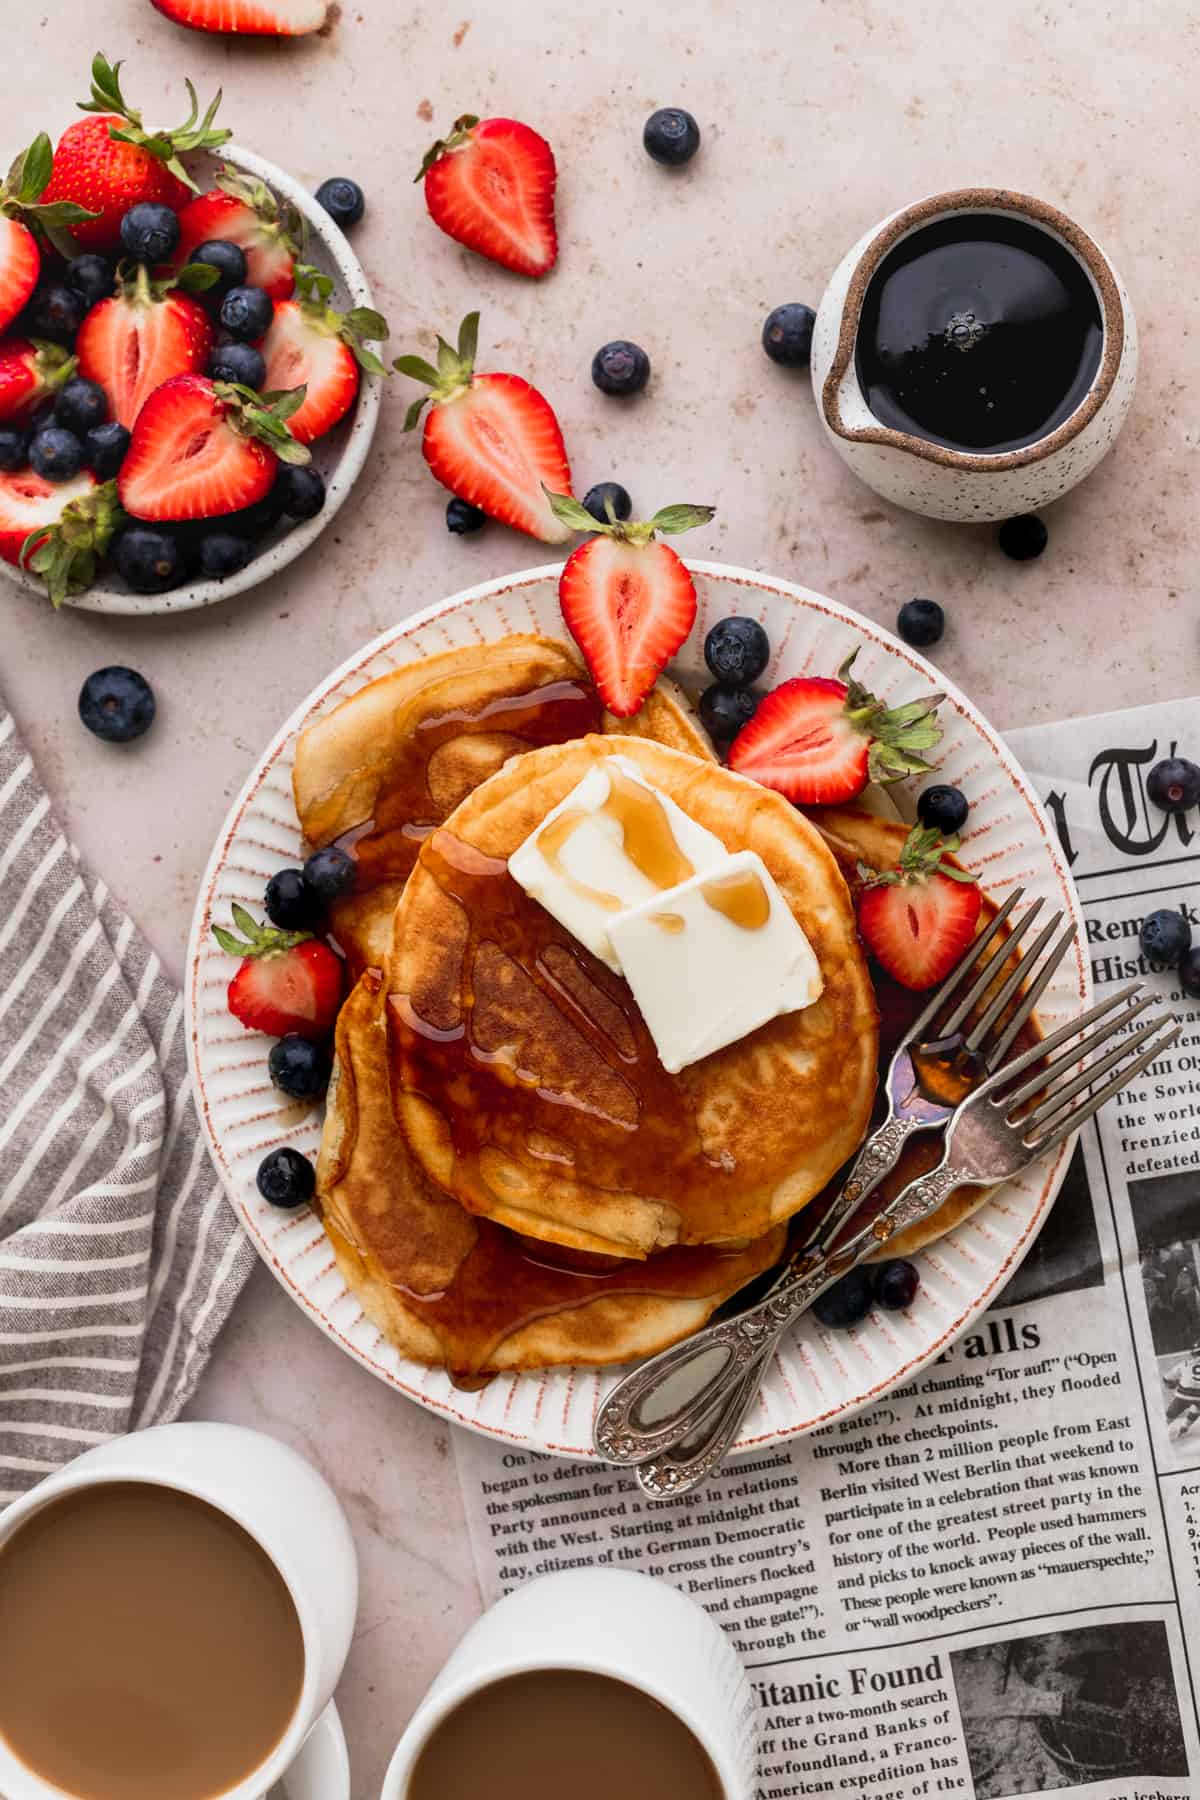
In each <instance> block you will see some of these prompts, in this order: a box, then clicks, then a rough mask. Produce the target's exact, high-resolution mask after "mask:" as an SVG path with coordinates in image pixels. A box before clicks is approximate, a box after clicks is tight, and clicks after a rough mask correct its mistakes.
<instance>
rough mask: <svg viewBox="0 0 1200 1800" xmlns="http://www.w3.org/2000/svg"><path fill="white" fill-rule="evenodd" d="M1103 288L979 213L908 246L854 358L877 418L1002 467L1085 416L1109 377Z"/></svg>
mask: <svg viewBox="0 0 1200 1800" xmlns="http://www.w3.org/2000/svg"><path fill="white" fill-rule="evenodd" d="M1102 342H1103V323H1102V320H1101V315H1100V306H1099V302H1098V300H1097V297H1096V292H1095V289H1094V287H1093V286H1092V282H1091V279H1090V277H1089V275H1088V273H1087V270H1086V269H1085V268H1084V266H1083V264H1082V263H1081V262H1079V261H1078V260H1077V259H1076V257H1075V256H1073V255H1072V254H1071V252H1070V251H1069V250H1068V249H1066V248H1065V247H1064V246H1063V245H1062V244H1060V243H1059V242H1058V240H1057V239H1056V238H1053V237H1051V236H1050V234H1049V233H1048V232H1046V231H1042V230H1039V229H1038V227H1037V226H1035V225H1031V224H1028V223H1026V222H1025V221H1024V220H1022V219H1018V218H1012V217H1009V216H1007V215H1004V214H997V213H966V214H960V215H959V216H957V217H955V218H952V219H942V220H939V221H938V222H937V223H935V224H932V225H926V226H923V227H922V228H921V229H919V230H917V231H914V232H913V233H912V234H911V235H910V236H909V237H906V238H904V239H903V240H902V242H901V243H899V244H897V245H896V247H895V249H894V250H892V251H890V252H889V253H888V255H887V256H885V257H884V259H883V261H882V262H881V263H880V265H879V267H878V269H876V271H875V273H874V275H873V276H872V277H871V280H870V282H869V283H868V285H867V292H866V296H865V298H864V300H863V306H862V313H861V316H860V319H859V325H858V337H857V342H856V345H855V358H856V363H857V370H858V380H859V385H860V387H861V388H862V391H863V394H864V395H865V397H866V401H867V405H868V406H869V407H870V409H871V411H872V413H874V415H875V417H876V418H877V419H878V420H879V422H880V424H881V425H886V426H888V427H890V428H891V429H892V430H894V431H903V432H906V433H908V434H909V435H911V436H913V437H919V438H925V439H927V440H928V441H929V442H930V443H934V444H942V445H944V446H945V447H946V448H947V449H951V450H960V451H966V452H968V453H971V454H976V455H978V454H985V455H1000V454H1002V453H1003V452H1005V451H1009V450H1019V449H1023V448H1024V447H1025V446H1026V445H1028V444H1034V443H1037V441H1038V440H1039V439H1040V438H1044V437H1046V436H1048V435H1049V433H1050V432H1052V431H1054V430H1055V429H1056V428H1057V427H1058V426H1059V425H1061V424H1062V423H1063V422H1064V421H1065V420H1066V419H1068V418H1069V417H1070V415H1071V414H1072V413H1073V412H1074V411H1075V409H1076V407H1077V406H1079V404H1080V402H1081V401H1082V400H1083V398H1084V396H1085V395H1086V393H1087V391H1088V389H1089V387H1090V386H1091V384H1092V381H1093V379H1094V378H1095V375H1096V371H1097V369H1098V368H1099V366H1100V353H1101V348H1102Z"/></svg>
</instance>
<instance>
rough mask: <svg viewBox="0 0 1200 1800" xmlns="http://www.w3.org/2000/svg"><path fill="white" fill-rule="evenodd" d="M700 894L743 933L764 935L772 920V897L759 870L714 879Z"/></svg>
mask: <svg viewBox="0 0 1200 1800" xmlns="http://www.w3.org/2000/svg"><path fill="white" fill-rule="evenodd" d="M700 892H701V893H702V894H703V896H704V898H705V900H706V901H707V903H708V905H709V906H711V907H712V909H713V911H714V912H719V913H720V914H721V916H722V917H723V918H726V919H728V920H729V921H730V923H731V924H734V925H740V926H741V928H742V930H743V931H761V930H762V928H763V926H764V925H765V924H766V923H767V920H768V919H769V918H770V917H771V896H770V895H769V894H768V892H767V890H766V888H765V887H764V886H763V884H762V880H761V877H760V876H759V874H758V872H757V871H756V870H755V869H739V870H738V872H737V873H736V874H735V875H717V876H714V878H713V879H712V881H706V882H704V883H703V884H702V886H701V888H700Z"/></svg>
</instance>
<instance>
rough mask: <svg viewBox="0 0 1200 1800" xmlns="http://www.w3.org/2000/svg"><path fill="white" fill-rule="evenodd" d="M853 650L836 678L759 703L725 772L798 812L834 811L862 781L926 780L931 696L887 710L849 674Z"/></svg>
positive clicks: (798, 683)
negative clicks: (749, 779) (751, 781)
mask: <svg viewBox="0 0 1200 1800" xmlns="http://www.w3.org/2000/svg"><path fill="white" fill-rule="evenodd" d="M857 655H858V651H857V650H855V651H854V652H853V653H852V654H851V655H850V656H848V657H847V658H846V660H845V662H844V663H843V664H842V666H841V668H840V669H839V670H838V672H837V676H836V678H834V677H833V676H830V675H797V676H794V677H793V679H792V680H791V681H784V682H781V683H780V685H779V686H778V687H777V688H775V689H774V690H773V691H772V692H771V693H769V694H768V695H767V697H766V699H765V700H763V701H761V702H760V704H759V707H758V710H757V711H756V712H755V714H754V717H753V718H752V719H751V720H750V722H749V724H748V725H743V727H742V729H741V730H740V731H739V732H738V734H737V736H736V737H735V738H734V740H733V743H732V744H731V745H730V747H729V766H730V768H731V769H736V770H737V772H738V774H739V775H749V776H751V777H752V778H753V779H754V780H755V781H759V782H761V783H762V785H763V786H764V787H769V788H774V789H775V790H776V791H777V792H778V793H780V794H784V795H786V796H787V798H788V799H789V800H791V801H792V802H793V803H794V804H795V805H797V806H841V805H844V804H845V803H846V801H848V800H853V799H854V798H855V797H856V796H857V795H858V794H861V793H862V791H863V789H864V788H865V787H866V785H867V783H868V781H877V782H883V783H886V782H889V781H899V780H901V779H902V778H903V777H904V776H905V775H925V774H928V773H929V771H930V769H931V768H932V767H933V765H932V764H931V763H929V762H927V761H926V759H925V756H924V754H923V752H924V751H926V750H931V749H933V747H934V745H935V744H937V743H938V742H939V740H940V738H941V735H942V733H941V727H940V726H939V724H938V722H937V712H936V709H937V707H938V706H939V705H940V703H941V701H942V700H943V699H944V698H945V696H944V695H942V694H930V696H929V697H928V699H925V700H912V701H910V702H909V703H908V704H907V705H906V706H897V707H894V708H889V707H888V706H886V705H885V704H884V702H883V701H882V700H877V699H876V698H875V695H874V694H872V693H870V692H869V691H868V690H867V689H866V688H865V687H863V685H862V683H861V682H859V681H856V680H855V679H854V676H853V673H852V670H853V665H854V658H855V657H856V656H857Z"/></svg>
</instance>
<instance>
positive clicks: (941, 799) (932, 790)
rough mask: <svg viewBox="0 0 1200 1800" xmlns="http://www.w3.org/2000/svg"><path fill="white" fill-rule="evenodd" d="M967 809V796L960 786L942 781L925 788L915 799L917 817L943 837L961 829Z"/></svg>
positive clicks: (965, 818)
mask: <svg viewBox="0 0 1200 1800" xmlns="http://www.w3.org/2000/svg"><path fill="white" fill-rule="evenodd" d="M968 811H969V808H968V806H967V797H966V795H965V794H964V793H963V792H962V790H961V788H956V787H950V786H949V785H948V784H947V783H946V782H942V781H939V782H937V783H935V785H934V786H933V787H927V788H925V789H924V790H923V791H922V793H921V795H920V798H919V799H918V800H917V817H918V819H920V821H921V823H922V825H927V826H928V827H929V829H930V830H931V831H940V832H941V833H942V836H943V837H952V836H953V834H954V833H955V832H956V831H961V830H962V828H963V826H964V825H965V824H966V822H967V813H968Z"/></svg>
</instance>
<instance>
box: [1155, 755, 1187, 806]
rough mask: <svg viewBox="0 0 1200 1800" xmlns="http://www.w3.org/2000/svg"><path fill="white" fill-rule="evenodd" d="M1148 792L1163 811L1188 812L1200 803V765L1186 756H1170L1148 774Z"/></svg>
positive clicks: (1156, 764)
mask: <svg viewBox="0 0 1200 1800" xmlns="http://www.w3.org/2000/svg"><path fill="white" fill-rule="evenodd" d="M1146 792H1147V793H1148V794H1149V796H1150V798H1151V800H1153V802H1154V804H1155V806H1158V807H1161V809H1162V810H1163V812H1169V813H1178V812H1187V811H1189V809H1190V808H1191V807H1193V806H1196V805H1200V767H1197V765H1196V764H1195V763H1194V762H1189V761H1188V760H1187V758H1186V756H1168V757H1167V758H1166V760H1165V761H1164V762H1159V763H1155V765H1154V767H1153V768H1152V769H1151V771H1150V773H1149V775H1147V777H1146Z"/></svg>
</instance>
